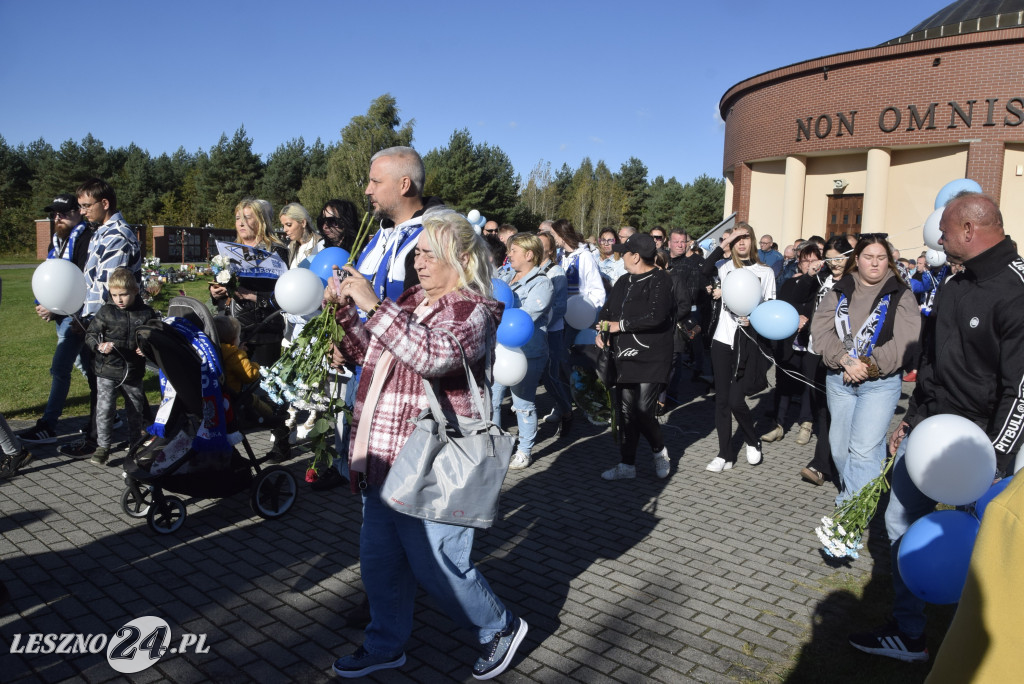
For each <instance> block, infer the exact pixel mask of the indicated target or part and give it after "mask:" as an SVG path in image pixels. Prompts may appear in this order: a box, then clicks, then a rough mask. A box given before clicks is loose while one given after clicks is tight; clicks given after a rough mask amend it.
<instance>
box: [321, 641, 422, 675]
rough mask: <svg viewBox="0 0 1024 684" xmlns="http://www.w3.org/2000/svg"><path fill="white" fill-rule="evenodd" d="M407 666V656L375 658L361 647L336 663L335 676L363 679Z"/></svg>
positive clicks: (401, 654) (402, 654)
mask: <svg viewBox="0 0 1024 684" xmlns="http://www.w3.org/2000/svg"><path fill="white" fill-rule="evenodd" d="M402 665H405V654H404V653H400V654H399V655H398V656H397V657H394V658H385V657H383V656H375V655H373V654H372V653H369V652H367V650H366V649H365V648H363V647H362V646H360V647H359V648H358V649H356V652H355V653H353V654H352V655H347V656H345V657H343V658H338V659H337V660H335V661H334V674H336V675H338V676H339V677H344V678H346V679H353V678H355V677H362V676H364V675H368V674H370V673H371V672H376V671H377V670H386V669H388V668H392V667H402Z"/></svg>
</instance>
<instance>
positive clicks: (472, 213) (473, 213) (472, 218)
mask: <svg viewBox="0 0 1024 684" xmlns="http://www.w3.org/2000/svg"><path fill="white" fill-rule="evenodd" d="M478 218H480V212H479V211H478V210H476V209H470V210H469V213H468V214H466V220H467V221H469V222H470V223H472V224H474V225H475V224H476V220H477V219H478Z"/></svg>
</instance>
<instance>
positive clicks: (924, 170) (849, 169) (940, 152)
mask: <svg viewBox="0 0 1024 684" xmlns="http://www.w3.org/2000/svg"><path fill="white" fill-rule="evenodd" d="M719 108H720V111H721V115H722V118H723V120H724V121H725V124H726V128H725V153H724V159H723V170H724V175H725V178H726V191H725V206H724V212H723V213H724V215H726V216H728V215H730V214H732V213H734V212H735V214H736V220H737V221H748V222H749V223H750V224H751V225H753V226H754V229H755V231H756V232H758V233H762V234H763V233H770V234H771V235H772V236H773V237H774V238H775V241H776V242H777V243H778V244H779V245H780V246H781V245H786V244H791V243H792V242H793V241H794V240H796V239H798V238H801V237H808V236H810V235H815V234H817V235H822V236H824V237H828V235H829V234H837V233H860V232H865V233H873V232H884V233H888V234H889V239H890V241H891V242H892V243H893V244H894V245H895V246H896V247H897V248H899V249H900V250H901V251H902V252H903V255H904V256H909V257H911V258H913V256H915V254H914V252H915V251H916V250H918V249H919V248H922V238H921V227H922V225H923V223H924V220H925V219H926V218H927V217H928V215H929V214H930V213H931V212H932V211H933V209H934V201H935V196H936V194H937V193H938V191H939V189H940V188H941V187H942V186H943V185H945V184H946V183H947V182H949V181H951V180H954V179H957V178H972V179H974V180H976V181H977V182H978V183H980V184H981V186H982V188H983V189H984V191H985V192H986V193H988V194H990V195H991V196H993V197H994V198H995V199H996V200H997V201H998V202H999V204H1000V206H1001V208H1002V211H1003V219H1004V224H1005V227H1006V230H1007V233H1008V234H1009V235H1010V236H1011V237H1013V238H1014V239H1015V240H1017V242H1018V243H1021V241H1022V240H1024V125H1022V124H1024V0H983V1H981V2H979V1H978V0H960V1H958V2H954V3H953V4H951V5H949V6H947V7H945V8H943V9H941V10H940V11H938V12H936V13H935V14H934V15H932V16H931V17H929V18H927V19H926V20H924V21H923V22H921V24H919V25H918V26H916V27H914V28H913V29H911V31H910V32H909V33H907V34H905V35H902V36H900V37H898V38H894V39H893V40H890V41H888V42H887V43H884V44H882V45H879V46H877V47H871V48H865V49H862V50H854V51H852V52H844V53H839V54H835V55H829V56H827V57H820V58H818V59H812V60H808V61H805V62H800V63H798V64H792V65H790V66H786V67H782V68H779V69H774V70H772V71H768V72H765V73H763V74H758V75H757V76H752V77H751V78H748V79H746V80H745V81H741V82H740V83H737V84H736V85H734V86H733V87H731V88H730V89H729V90H728V91H727V92H726V93H725V95H724V96H723V97H722V100H721V102H720V104H719ZM1022 244H1024V243H1022Z"/></svg>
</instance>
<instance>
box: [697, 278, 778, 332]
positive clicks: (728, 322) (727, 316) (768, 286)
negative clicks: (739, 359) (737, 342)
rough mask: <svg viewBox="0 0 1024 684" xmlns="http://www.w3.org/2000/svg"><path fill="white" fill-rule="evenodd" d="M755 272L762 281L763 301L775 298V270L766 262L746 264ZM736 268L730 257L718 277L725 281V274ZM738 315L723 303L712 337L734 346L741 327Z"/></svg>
mask: <svg viewBox="0 0 1024 684" xmlns="http://www.w3.org/2000/svg"><path fill="white" fill-rule="evenodd" d="M744 268H746V269H749V270H751V271H753V272H754V275H756V276H757V278H758V280H760V281H761V301H762V302H767V301H768V300H769V299H775V271H773V270H772V269H771V268H770V267H768V266H765V265H764V264H754V265H753V266H744ZM735 270H736V265H735V264H733V262H732V259H729V260H728V261H726V262H725V263H724V264H722V265H721V266H719V267H718V279H719V280H720V281H721V282H722V283H725V276H727V275H729V274H730V273H732V272H733V271H735ZM737 318H738V316H736V314H734V313H733V312H732V311H729V309H728V308H727V307H726V306H725V304H724V303H723V304H722V312H721V314H719V316H718V325H717V326H716V327H715V334H714V336H713V337H712V339H714V340H717V341H718V342H721V343H722V344H727V345H729V346H730V347H732V341H733V340H734V339H735V338H736V329H737V328H738V327H739V325H740V324H739V323H737V321H736V319H737Z"/></svg>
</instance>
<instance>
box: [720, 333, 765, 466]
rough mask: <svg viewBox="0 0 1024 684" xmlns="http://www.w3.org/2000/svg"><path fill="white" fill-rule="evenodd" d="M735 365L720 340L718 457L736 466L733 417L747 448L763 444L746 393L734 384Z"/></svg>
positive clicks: (725, 346) (726, 347) (730, 350)
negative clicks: (732, 447) (748, 405)
mask: <svg viewBox="0 0 1024 684" xmlns="http://www.w3.org/2000/svg"><path fill="white" fill-rule="evenodd" d="M735 363H736V362H735V359H734V358H733V349H732V347H730V346H729V345H727V344H724V343H722V342H719V341H718V340H714V341H713V342H712V343H711V369H712V370H713V371H714V373H715V429H716V430H717V431H718V455H719V457H721V458H724V459H725V460H726V461H732V462H734V463H735V462H736V454H735V453H733V452H732V450H731V449H730V448H729V442H730V440H731V439H732V416H735V417H736V422H737V423H739V426H740V432H741V433H743V437H744V439H746V441H747V444H749V445H751V446H757V445H758V444H759V443H760V438H759V437H758V436H757V433H756V432H755V431H754V418H753V416H752V415H751V413H750V408H749V407H747V399H746V397H745V396H744V395H743V390H742V389H741V387H740V385H739V383H735V382H733V381H732V369H733V366H734V365H735Z"/></svg>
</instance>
